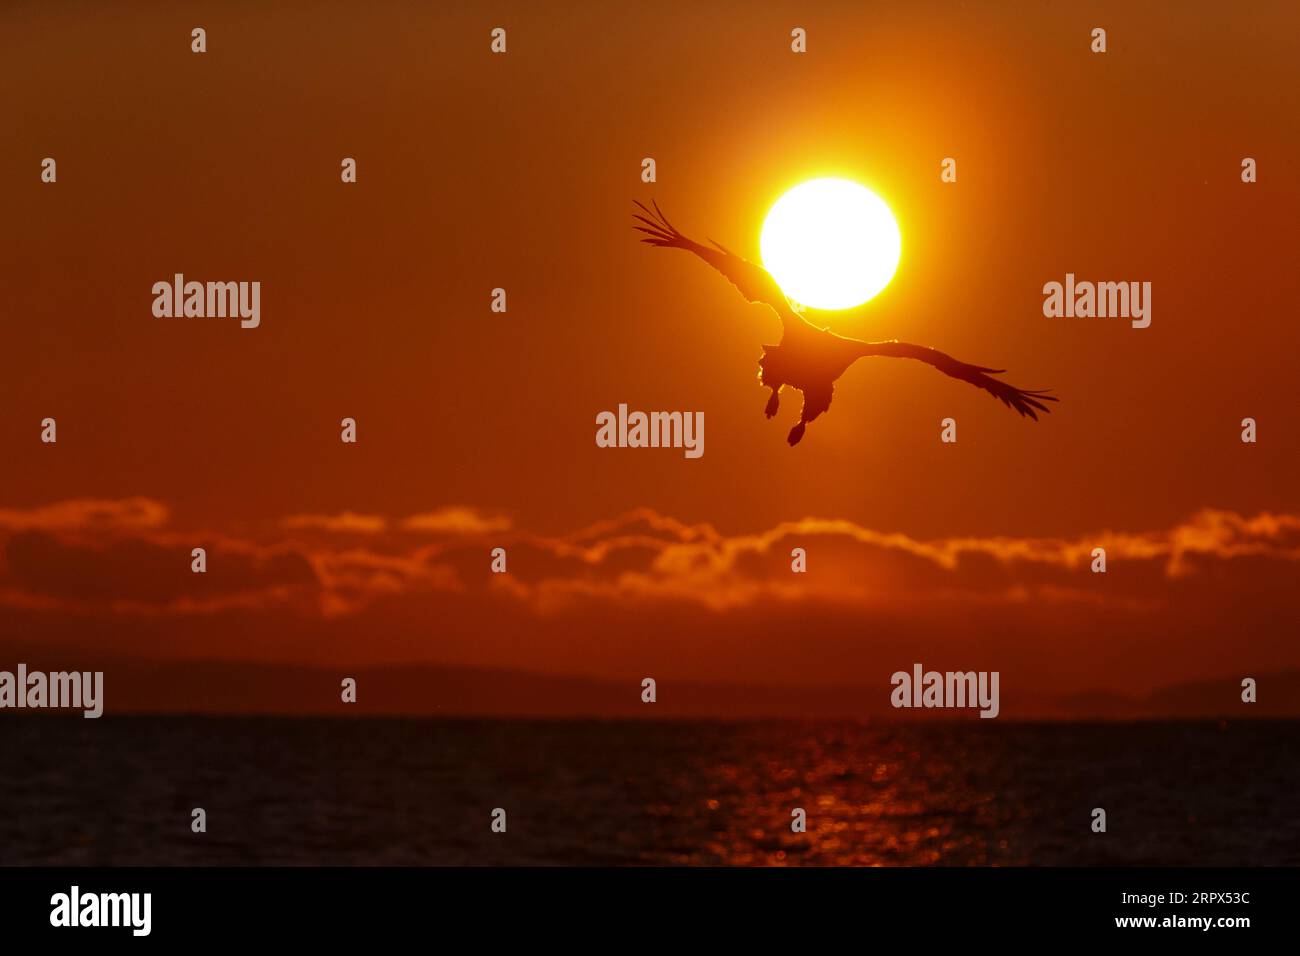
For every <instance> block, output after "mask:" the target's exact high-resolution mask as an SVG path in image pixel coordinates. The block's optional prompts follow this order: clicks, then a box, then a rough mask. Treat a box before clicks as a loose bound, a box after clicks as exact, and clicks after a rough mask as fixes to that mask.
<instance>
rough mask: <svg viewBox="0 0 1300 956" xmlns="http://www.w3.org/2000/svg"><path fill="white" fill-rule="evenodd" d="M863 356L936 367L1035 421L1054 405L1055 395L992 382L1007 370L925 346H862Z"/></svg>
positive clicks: (877, 343)
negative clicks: (970, 361) (961, 360)
mask: <svg viewBox="0 0 1300 956" xmlns="http://www.w3.org/2000/svg"><path fill="white" fill-rule="evenodd" d="M860 354H861V355H863V356H872V355H883V356H886V357H889V358H910V359H916V360H917V361H919V362H925V363H926V364H927V365H933V366H934V367H935V368H937V369H938V370H939V371H941V372H943V374H944V375H951V376H952V377H953V378H959V379H961V380H962V381H963V382H970V383H971V384H972V385H974V386H975V387H976V388H982V389H984V391H986V392H988V393H989V394H990V395H992V396H993V397H994V398H996V399H997V400H998V401H1000V402H1002V404H1003V405H1006V406H1007V407H1008V408H1014V409H1015V410H1016V411H1018V412H1019V413H1020V414H1021V415H1028V416H1029V417H1030V418H1032V419H1033V420H1034V421H1038V412H1044V413H1046V412H1050V411H1051V409H1050V408H1048V407H1047V406H1046V405H1044V404H1043V403H1044V402H1055V401H1057V398H1056V396H1055V395H1049V394H1047V392H1046V391H1041V390H1040V391H1030V390H1027V389H1023V388H1016V387H1015V386H1014V385H1011V384H1009V383H1007V382H1004V381H1002V380H1001V379H997V378H993V376H994V375H1001V374H1002V373H1003V372H1005V371H1006V370H1005V369H995V368H985V367H984V366H982V365H968V364H967V363H965V362H959V361H957V360H956V359H955V358H953V357H952V356H951V355H946V354H944V353H943V352H940V351H939V350H938V349H932V348H929V347H927V346H924V345H909V344H908V343H906V342H899V341H897V340H894V341H890V342H863V343H862V347H861V351H860Z"/></svg>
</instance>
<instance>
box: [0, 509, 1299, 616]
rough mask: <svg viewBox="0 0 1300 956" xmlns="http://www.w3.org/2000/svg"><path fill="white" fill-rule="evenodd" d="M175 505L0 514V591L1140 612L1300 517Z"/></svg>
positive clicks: (1284, 558)
mask: <svg viewBox="0 0 1300 956" xmlns="http://www.w3.org/2000/svg"><path fill="white" fill-rule="evenodd" d="M168 514H169V512H168V509H167V508H166V507H165V506H164V505H163V504H161V503H159V502H156V501H153V500H150V499H147V498H130V499H123V500H119V501H111V500H110V501H103V500H100V501H96V500H90V499H78V500H73V501H65V502H57V503H53V504H49V505H44V506H41V507H37V508H32V509H28V510H19V509H6V510H4V511H0V543H2V544H3V559H2V560H0V604H5V605H8V606H12V607H24V608H28V609H33V610H37V609H45V610H54V609H58V608H61V607H62V608H65V609H73V608H75V609H80V610H83V611H84V610H85V609H86V608H101V609H105V610H111V611H113V612H115V613H123V614H132V613H168V612H174V613H177V614H185V615H195V614H202V613H205V612H216V611H220V610H224V609H227V608H230V607H239V608H242V609H244V610H247V611H255V610H257V609H258V608H265V609H272V608H275V609H285V608H287V609H291V610H293V611H294V612H295V613H299V614H304V615H307V616H319V617H327V618H335V617H340V616H347V615H353V614H363V613H365V611H366V609H367V608H368V607H370V606H371V605H372V604H375V603H380V602H382V603H388V604H391V603H392V602H393V601H396V600H402V599H408V598H419V597H420V596H422V595H425V596H427V595H436V594H442V595H444V596H445V595H448V594H460V595H463V596H464V597H465V598H466V599H467V600H474V601H480V602H482V603H484V604H485V605H493V604H498V605H499V604H500V603H501V602H509V603H512V604H514V605H516V606H517V610H518V611H519V612H520V613H524V614H530V615H534V616H555V615H563V614H571V613H574V612H575V609H577V608H582V607H591V608H596V609H599V608H604V609H605V610H606V611H608V609H609V608H610V607H611V606H614V605H619V606H633V607H637V606H639V607H654V606H658V605H660V604H663V603H672V604H681V605H685V606H695V607H698V608H702V609H704V610H707V611H708V612H710V613H719V614H721V613H725V612H728V611H733V610H737V609H743V608H748V607H755V606H760V605H763V606H770V605H772V604H775V605H778V606H800V605H804V606H810V607H842V608H850V609H852V608H858V609H874V610H877V611H879V610H881V609H900V608H905V607H909V606H916V605H917V604H930V605H934V606H946V607H962V606H974V605H1003V606H1007V607H1016V606H1036V607H1050V606H1075V607H1080V606H1085V605H1087V606H1095V607H1098V608H1107V607H1109V608H1114V609H1123V608H1127V609H1129V610H1133V611H1136V610H1140V609H1152V608H1159V607H1162V606H1165V605H1166V604H1167V603H1168V602H1169V601H1170V600H1171V596H1172V595H1173V594H1174V591H1172V590H1171V587H1172V586H1173V584H1174V583H1176V582H1186V581H1190V580H1195V579H1197V578H1198V576H1208V577H1213V578H1214V579H1215V580H1216V581H1219V582H1220V585H1221V584H1222V579H1223V577H1224V575H1228V576H1229V577H1231V575H1232V570H1231V567H1237V568H1241V567H1245V564H1246V563H1250V574H1251V575H1256V576H1258V575H1261V574H1262V575H1263V577H1264V578H1268V577H1269V576H1270V575H1274V574H1276V573H1278V569H1279V568H1280V569H1284V572H1285V574H1287V575H1293V574H1294V570H1295V569H1294V564H1295V563H1296V562H1297V561H1300V516H1296V515H1291V514H1271V513H1263V514H1258V515H1255V516H1243V515H1239V514H1236V513H1234V512H1229V511H1222V510H1214V509H1206V510H1203V511H1200V512H1198V513H1196V514H1194V515H1192V516H1191V517H1190V518H1189V519H1187V520H1186V521H1184V522H1180V523H1179V524H1177V525H1175V526H1174V527H1172V528H1167V529H1160V530H1140V531H1132V532H1114V531H1099V532H1097V533H1095V534H1089V535H1081V536H1077V537H1073V538H1065V537H1059V538H1058V537H1010V536H987V537H970V536H961V537H951V538H939V539H930V540H927V539H919V538H914V537H912V536H909V535H907V534H904V533H901V532H896V531H881V530H876V529H871V528H866V527H863V526H861V525H858V524H855V523H853V522H850V521H845V520H840V519H828V518H815V517H809V518H804V519H801V520H796V521H788V522H783V523H779V524H777V525H775V526H773V527H771V528H768V529H765V530H760V531H755V532H752V533H742V534H722V533H720V532H719V531H718V530H717V529H715V528H714V527H712V526H711V525H709V524H707V523H697V524H689V523H684V522H681V521H679V520H677V519H675V518H672V517H670V516H665V515H661V514H659V513H657V512H655V511H653V510H651V509H648V508H639V509H634V510H632V511H629V512H627V513H626V514H623V515H619V516H617V517H614V518H611V519H608V520H604V521H600V522H597V523H594V524H592V525H589V526H588V527H585V528H581V529H578V530H576V531H574V532H572V533H569V534H564V535H558V536H547V535H536V534H531V533H528V532H527V531H525V530H521V529H516V528H515V527H514V526H513V523H512V522H511V521H510V520H509V519H508V518H506V517H504V516H500V515H492V514H489V513H487V512H483V511H480V510H478V509H474V508H469V507H462V506H449V507H444V508H439V509H436V510H432V511H427V512H422V513H419V514H415V515H411V516H409V517H406V518H403V519H400V520H390V519H389V518H386V517H384V516H380V515H367V514H359V513H356V512H352V511H341V512H338V513H335V514H320V515H313V514H298V515H290V516H287V517H285V518H283V519H280V520H278V521H276V522H273V523H271V524H269V525H267V526H266V527H265V528H264V529H262V530H260V531H259V530H257V529H253V530H252V531H249V532H247V533H245V534H244V535H243V536H242V537H231V536H226V535H221V534H214V533H212V532H208V531H204V530H202V529H195V530H192V531H180V530H176V529H173V528H170V527H168V526H167V525H168ZM312 532H321V534H319V535H317V534H312ZM412 532H418V533H420V535H421V536H418V537H414V538H413V537H412ZM304 533H305V536H304ZM487 535H491V536H492V537H491V540H490V542H489V541H485V540H482V539H483V538H484V537H485V536H487ZM489 544H490V545H491V546H493V547H495V546H500V547H504V548H506V550H507V554H508V568H509V573H508V574H505V575H497V574H492V573H491V572H490V570H489V563H490V548H489ZM197 545H202V546H204V547H206V548H207V549H208V572H207V573H206V574H202V575H197V574H193V573H191V572H190V569H189V562H190V557H189V553H190V549H191V548H192V547H194V546H197ZM795 547H800V548H803V549H805V551H806V552H807V555H808V572H807V573H805V574H795V573H793V572H792V571H791V568H790V553H791V550H792V549H793V548H795ZM1097 547H1102V548H1105V549H1106V552H1107V561H1108V572H1107V574H1104V575H1102V574H1092V573H1091V571H1090V564H1091V561H1092V554H1093V549H1094V548H1097ZM1261 566H1262V567H1263V570H1262V571H1261ZM1225 569H1226V570H1225ZM1240 586H1241V587H1246V586H1247V585H1246V584H1244V583H1241V584H1240ZM1180 593H1181V592H1180ZM489 613H490V612H489Z"/></svg>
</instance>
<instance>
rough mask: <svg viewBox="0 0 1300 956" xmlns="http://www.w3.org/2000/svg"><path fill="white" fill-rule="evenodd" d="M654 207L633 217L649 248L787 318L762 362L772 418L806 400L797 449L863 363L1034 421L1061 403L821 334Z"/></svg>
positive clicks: (754, 274) (965, 371)
mask: <svg viewBox="0 0 1300 956" xmlns="http://www.w3.org/2000/svg"><path fill="white" fill-rule="evenodd" d="M634 202H635V200H634ZM652 204H653V205H654V209H653V210H651V209H650V208H649V207H647V206H646V205H644V204H643V203H640V202H637V203H636V205H637V206H638V207H639V208H640V209H641V212H640V213H633V216H634V217H635V219H636V220H637V221H638V222H639V223H640V225H637V226H634V227H633V228H634V229H637V230H638V231H640V232H643V233H645V234H646V238H643V239H642V240H641V241H642V242H646V243H649V244H650V245H652V246H661V247H663V248H667V249H685V250H686V251H687V252H693V253H695V255H697V256H699V257H700V258H701V259H703V260H704V261H705V262H707V263H708V264H709V265H711V266H713V268H715V269H717V270H718V271H719V272H721V273H722V274H723V275H724V276H726V277H727V278H728V279H730V280H731V284H732V285H734V286H735V287H736V288H737V289H739V290H740V294H741V295H743V296H744V297H745V298H746V299H748V300H749V301H750V302H761V303H763V304H764V305H766V306H768V307H769V308H771V309H772V311H774V312H775V313H776V314H777V316H778V317H779V318H780V319H781V328H782V333H781V341H780V343H779V344H778V345H764V346H763V357H762V358H761V359H759V362H758V380H759V382H760V383H761V384H762V385H763V386H764V387H765V388H769V389H771V390H772V394H771V397H769V398H768V400H767V407H766V408H765V409H764V412H765V413H766V414H767V417H768V418H771V417H772V416H773V415H775V414H776V412H777V408H778V406H779V403H780V394H781V390H782V389H783V388H785V387H786V386H787V385H788V386H790V387H791V388H794V389H797V390H798V391H800V392H802V393H803V408H802V410H801V411H800V412H799V421H798V422H797V423H796V424H795V426H794V427H793V428H791V429H790V434H789V436H788V437H787V438H786V441H788V442H789V443H790V444H791V445H792V446H793V445H797V444H799V441H800V439H802V438H803V435H804V429H805V428H806V427H807V425H808V423H809V422H811V421H813V420H814V419H815V418H816V417H817V416H818V415H820V414H821V413H822V412H824V411H826V409H828V408H830V404H831V393H832V392H833V391H834V388H835V380H836V379H838V378H839V377H840V376H841V375H843V374H844V372H845V371H847V370H848V367H849V366H850V365H852V364H853V363H854V362H856V361H857V360H858V359H860V358H868V357H870V356H884V357H886V358H910V359H916V360H917V361H920V362H925V363H926V364H927V365H932V366H934V367H935V368H937V369H938V370H939V371H941V372H943V373H944V374H945V375H950V376H952V377H953V378H957V379H961V380H962V381H963V382H969V383H970V384H972V385H974V386H976V387H977V388H982V389H984V391H986V392H988V393H989V394H990V395H992V396H993V397H994V398H996V399H998V400H999V401H1000V402H1002V404H1004V405H1006V406H1007V407H1008V408H1013V409H1015V410H1016V411H1017V412H1019V413H1020V414H1021V415H1022V416H1026V415H1027V416H1028V417H1029V418H1031V419H1033V420H1034V421H1037V420H1038V412H1044V413H1046V412H1049V411H1051V409H1049V408H1048V407H1047V406H1046V405H1044V404H1043V403H1044V402H1054V401H1056V400H1057V399H1056V398H1055V397H1054V396H1052V395H1049V394H1047V392H1045V391H1029V390H1026V389H1023V388H1016V387H1015V386H1014V385H1010V384H1008V383H1006V382H1004V381H1002V380H1001V379H997V378H993V376H994V375H1001V374H1002V373H1003V372H1004V371H1005V370H1004V369H992V368H985V367H984V366H982V365H968V364H967V363H965V362H959V361H957V360H956V359H955V358H953V357H952V356H951V355H946V354H944V353H943V352H940V351H939V350H937V349H932V348H929V347H927V346H924V345H909V344H908V343H907V342H899V341H898V340H897V339H891V340H889V341H887V342H864V341H862V340H861V339H853V338H848V337H847V336H843V335H836V334H835V333H834V332H832V331H831V330H830V329H819V328H817V327H816V326H814V325H812V324H811V323H809V322H808V321H807V320H806V319H804V317H803V316H802V315H800V314H799V313H798V312H796V311H795V310H794V308H792V307H791V305H790V302H789V300H788V299H787V298H786V295H785V293H784V292H782V291H781V287H780V286H779V285H777V282H776V279H774V278H773V277H772V274H771V273H769V272H768V271H767V270H766V269H764V268H763V267H762V266H760V265H757V264H756V263H753V262H750V261H749V260H748V259H745V258H743V257H741V256H738V255H736V254H735V253H734V252H732V251H731V250H730V249H727V248H726V247H725V246H723V245H721V244H720V243H717V242H713V240H712V239H710V240H709V242H710V243H712V247H710V246H705V245H702V244H700V243H698V242H696V241H694V240H693V239H689V238H687V237H686V236H684V235H682V234H681V233H680V232H678V231H677V229H676V227H674V226H673V224H672V223H670V222H669V221H668V219H667V217H666V216H664V214H663V212H662V210H660V208H659V204H658V203H657V202H654V201H653V200H652Z"/></svg>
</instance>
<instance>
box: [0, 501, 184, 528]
mask: <svg viewBox="0 0 1300 956" xmlns="http://www.w3.org/2000/svg"><path fill="white" fill-rule="evenodd" d="M167 517H168V514H167V509H166V507H164V506H163V505H161V504H159V503H158V502H156V501H153V500H151V499H149V498H122V499H118V500H112V499H109V500H103V499H95V498H73V499H70V500H68V501H59V502H55V503H53V504H48V505H43V506H41V507H38V508H29V509H26V510H23V509H18V508H2V509H0V531H101V532H111V531H147V530H150V529H154V528H161V527H162V526H163V525H164V524H166V523H167Z"/></svg>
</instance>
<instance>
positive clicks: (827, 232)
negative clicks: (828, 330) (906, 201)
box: [758, 179, 903, 309]
mask: <svg viewBox="0 0 1300 956" xmlns="http://www.w3.org/2000/svg"><path fill="white" fill-rule="evenodd" d="M758 242H759V250H760V251H761V253H762V256H763V265H764V266H766V267H767V271H768V272H770V273H772V276H773V278H775V279H776V281H777V284H778V285H779V286H780V287H781V291H783V292H784V293H785V294H786V295H787V296H789V297H790V298H791V299H793V300H794V301H795V302H798V303H799V304H801V305H806V306H810V307H811V308H814V309H851V308H853V307H854V306H857V305H861V304H862V303H864V302H867V301H869V300H870V299H872V298H873V297H874V296H875V295H876V294H877V293H879V292H880V291H881V290H882V289H884V288H885V286H887V285H889V280H890V279H892V278H893V277H894V271H895V270H896V269H897V268H898V258H899V255H900V254H901V253H902V247H903V239H902V236H901V235H900V234H899V232H898V223H897V222H896V221H895V220H894V214H893V213H892V212H890V211H889V207H888V206H887V205H885V202H884V200H883V199H881V198H880V197H879V196H877V195H876V194H875V193H873V192H872V191H871V190H870V189H868V188H867V187H866V186H863V185H861V184H860V183H855V182H853V181H851V180H848V179H810V180H808V181H807V182H805V183H800V184H799V185H798V186H795V187H794V188H793V189H791V190H789V191H788V192H787V193H785V195H783V196H782V197H781V198H780V199H778V200H777V201H776V203H775V204H774V205H773V206H772V208H771V210H770V211H769V212H768V214H767V218H766V219H765V220H764V221H763V231H762V234H761V235H760V236H759V240H758Z"/></svg>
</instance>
